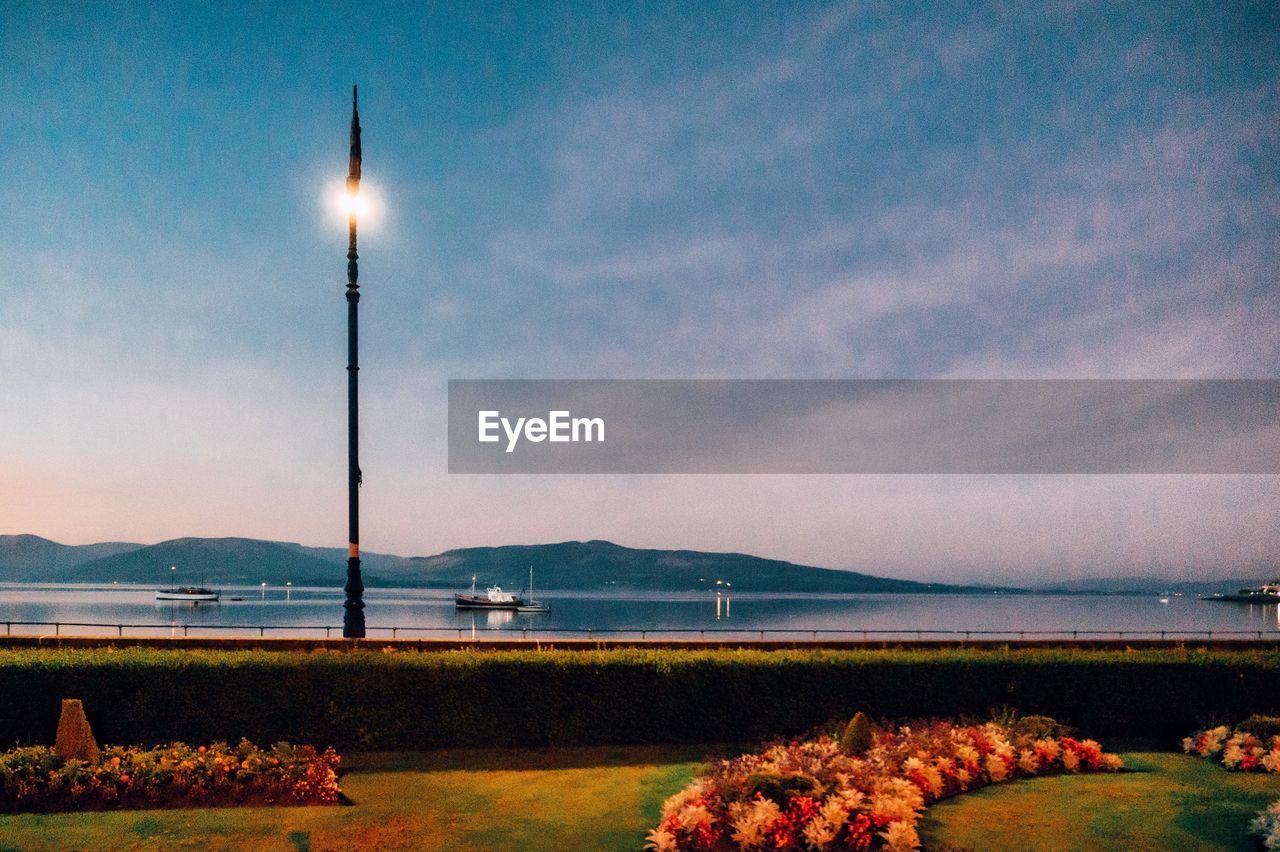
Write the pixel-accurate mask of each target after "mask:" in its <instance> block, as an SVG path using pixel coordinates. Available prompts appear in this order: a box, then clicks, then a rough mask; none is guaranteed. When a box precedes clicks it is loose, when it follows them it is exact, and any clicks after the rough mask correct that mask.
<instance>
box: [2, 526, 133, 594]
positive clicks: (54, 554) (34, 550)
mask: <svg viewBox="0 0 1280 852" xmlns="http://www.w3.org/2000/svg"><path fill="white" fill-rule="evenodd" d="M141 547H143V545H141V544H131V543H128V542H122V541H104V542H101V543H99V544H82V545H71V544H59V543H58V542H56V541H50V540H49V539H47V538H41V537H40V536H38V535H0V582H5V583H45V582H57V581H59V580H61V579H62V577H63V576H65V575H66V574H67V573H69V572H73V571H74V569H75V568H76V567H77V566H79V565H82V564H84V563H85V562H89V561H91V560H94V559H99V558H101V557H104V556H113V555H115V554H117V553H126V552H128V551H130V550H137V549H139V548H141Z"/></svg>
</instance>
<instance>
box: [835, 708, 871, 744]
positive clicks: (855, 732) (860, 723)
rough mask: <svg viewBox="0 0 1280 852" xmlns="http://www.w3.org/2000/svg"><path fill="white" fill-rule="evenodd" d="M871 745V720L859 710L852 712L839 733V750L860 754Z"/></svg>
mask: <svg viewBox="0 0 1280 852" xmlns="http://www.w3.org/2000/svg"><path fill="white" fill-rule="evenodd" d="M870 747H871V720H870V719H868V718H867V714H866V713H863V712H862V711H861V710H859V711H858V712H857V713H854V714H853V718H852V719H850V720H849V724H848V725H847V726H845V729H844V733H843V734H841V735H840V751H842V752H844V753H845V754H847V755H856V754H862V753H863V752H865V751H866V750H867V749H868V748H870Z"/></svg>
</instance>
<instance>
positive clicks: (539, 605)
mask: <svg viewBox="0 0 1280 852" xmlns="http://www.w3.org/2000/svg"><path fill="white" fill-rule="evenodd" d="M516 611H517V612H551V605H550V604H547V603H543V602H542V601H536V600H534V599H533V566H532V565H530V566H529V597H528V599H526V600H525V601H524V602H523V603H521V604H520V606H519V607H517V608H516Z"/></svg>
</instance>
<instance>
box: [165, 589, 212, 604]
mask: <svg viewBox="0 0 1280 852" xmlns="http://www.w3.org/2000/svg"><path fill="white" fill-rule="evenodd" d="M218 596H219V593H218V592H215V591H213V590H212V589H206V588H204V587H203V586H178V587H176V588H172V589H156V600H158V601H197V602H199V601H216V600H217V599H218Z"/></svg>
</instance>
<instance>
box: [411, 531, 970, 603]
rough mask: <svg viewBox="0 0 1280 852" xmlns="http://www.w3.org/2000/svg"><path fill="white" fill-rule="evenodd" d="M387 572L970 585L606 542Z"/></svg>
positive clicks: (912, 588) (654, 581) (445, 576)
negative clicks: (888, 576)
mask: <svg viewBox="0 0 1280 852" xmlns="http://www.w3.org/2000/svg"><path fill="white" fill-rule="evenodd" d="M407 563H408V564H401V565H399V566H398V567H397V569H396V570H395V572H394V573H393V574H390V575H387V576H386V579H387V580H389V581H392V582H393V583H395V584H397V585H400V584H403V583H404V582H413V584H414V585H427V586H445V587H458V586H464V585H468V584H469V583H470V582H471V577H472V576H473V575H474V576H476V577H477V578H478V579H479V582H481V583H484V582H494V581H497V582H502V583H504V584H509V585H519V584H520V583H522V582H523V581H524V580H525V578H526V577H527V576H528V571H529V566H533V569H534V581H535V582H536V583H537V584H538V585H539V586H541V587H542V588H546V589H654V590H661V591H684V590H688V589H705V588H708V587H709V586H714V585H715V583H716V581H717V580H720V581H722V582H725V583H729V584H731V585H732V588H734V589H739V590H741V591H769V592H903V593H913V592H943V591H976V589H974V588H972V587H959V586H946V585H942V584H932V583H915V582H911V581H909V580H893V579H889V578H886V577H874V576H871V575H869V574H858V573H855V572H853V571H836V570H833V569H830V568H815V567H812V566H808V565H796V564H794V563H792V562H783V561H781V560H778V559H763V558H761V557H759V556H749V555H747V554H743V553H707V552H703V551H698V550H641V549H636V548H630V547H623V546H621V545H617V544H614V543H612V542H608V541H566V542H562V543H559V544H534V545H508V546H505V547H469V548H463V549H460V550H447V551H445V552H444V553H441V554H439V555H437V556H426V557H415V558H412V559H409V560H407Z"/></svg>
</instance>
